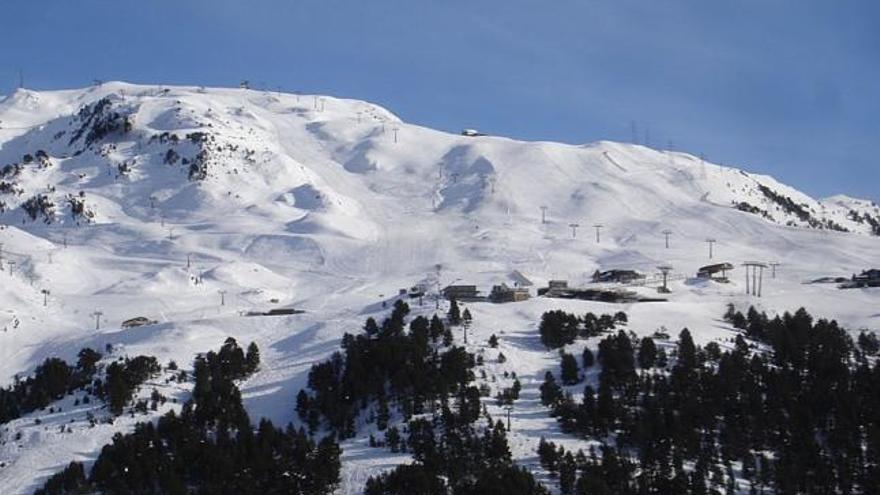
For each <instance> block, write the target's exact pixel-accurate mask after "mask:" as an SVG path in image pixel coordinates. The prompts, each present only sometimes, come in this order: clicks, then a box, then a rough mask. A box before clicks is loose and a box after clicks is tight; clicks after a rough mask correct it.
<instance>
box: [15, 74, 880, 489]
mask: <svg viewBox="0 0 880 495" xmlns="http://www.w3.org/2000/svg"><path fill="white" fill-rule="evenodd" d="M542 207H546V210H545V211H546V213H545V215H546V221H544V222H542ZM0 224H2V225H3V227H2V230H0V247H2V251H0V252H2V259H3V265H2V267H3V270H4V271H3V272H2V273H0V280H3V283H2V285H0V326H2V327H3V329H4V332H2V333H0V343H2V345H0V380H2V384H3V385H8V384H9V383H12V382H13V380H14V377H15V375H17V374H27V373H30V372H32V371H33V369H34V367H35V366H36V365H37V364H39V363H40V362H41V361H42V360H43V359H44V358H46V357H48V356H59V357H62V358H65V359H68V360H74V358H75V355H76V353H77V352H78V351H79V349H81V348H83V347H86V346H91V347H94V348H96V349H97V348H101V349H103V348H105V346H106V344H108V343H109V344H112V345H113V346H116V349H117V350H116V351H115V352H116V353H118V355H125V354H128V355H136V354H148V355H155V356H156V357H157V358H158V359H159V361H160V362H162V363H165V362H167V361H168V360H175V361H176V362H177V363H181V364H183V363H190V362H191V361H192V358H193V356H194V355H195V354H196V353H199V352H204V351H207V350H209V349H211V348H214V347H216V346H217V344H218V343H220V342H222V341H223V339H224V338H225V337H226V336H229V335H232V336H234V337H235V338H236V339H238V340H239V341H241V342H249V341H251V340H254V341H256V342H257V343H258V344H259V346H260V349H261V350H262V351H263V366H262V368H261V370H260V371H258V372H257V373H256V374H254V375H253V376H252V377H251V378H249V379H248V380H247V381H246V382H245V383H244V384H243V385H242V390H243V392H244V398H245V405H246V406H247V409H248V411H249V412H250V414H251V416H252V417H255V418H258V417H261V416H266V417H269V418H271V419H272V420H273V421H274V422H276V423H277V424H286V423H287V422H291V421H293V422H298V421H299V420H298V419H297V416H296V413H295V412H294V400H295V395H296V393H297V392H298V391H299V389H300V388H302V387H303V386H304V385H305V380H306V374H307V372H308V369H309V367H310V366H311V364H313V363H314V362H316V361H317V360H320V359H323V358H324V357H326V356H327V355H328V354H329V353H330V352H332V351H333V350H334V349H335V348H337V347H338V345H339V341H340V339H341V337H342V335H343V333H344V332H349V333H353V332H357V331H359V329H360V328H361V326H362V324H363V320H364V319H366V318H367V317H369V316H374V317H376V318H377V319H378V318H379V317H380V316H382V315H383V314H384V313H385V312H386V310H385V309H384V308H385V307H386V306H388V305H389V304H390V303H392V302H393V301H394V300H395V299H396V297H397V294H398V291H399V290H400V289H408V288H410V287H412V286H414V285H417V284H423V285H424V286H425V287H427V288H428V289H429V293H428V295H427V296H428V297H427V298H426V300H425V301H423V302H424V306H418V305H416V304H415V300H413V301H411V303H413V306H414V308H413V309H414V312H415V313H416V314H426V315H429V316H430V314H432V313H433V312H434V311H435V307H437V306H439V307H440V309H439V311H440V312H444V311H445V307H446V302H445V301H437V298H436V294H437V289H438V288H440V287H445V286H446V285H449V284H454V283H470V284H477V285H478V286H479V287H480V289H481V290H482V291H484V292H486V291H488V290H489V288H490V287H491V286H492V285H493V284H500V283H502V282H504V283H507V284H508V285H513V282H514V279H513V278H512V276H511V274H512V273H513V272H514V271H518V272H520V273H521V274H523V275H525V276H526V277H528V278H529V279H530V280H532V281H533V282H535V284H536V285H538V286H543V285H545V283H546V282H547V281H548V280H550V279H566V280H568V281H569V283H570V284H572V285H583V284H586V283H587V282H588V281H589V279H590V276H591V275H592V273H593V272H594V271H596V270H597V269H599V270H608V269H635V270H639V271H641V272H643V273H646V274H648V275H649V276H651V277H653V276H654V275H655V274H656V272H657V267H658V266H659V265H664V264H669V265H671V266H672V267H673V280H672V282H671V283H670V288H671V289H672V292H671V294H668V295H667V296H664V297H668V299H669V301H667V302H658V303H650V304H649V303H644V304H639V303H635V304H633V303H628V304H609V303H600V302H592V301H573V300H557V299H547V298H533V299H531V300H529V301H526V302H521V303H514V304H491V303H486V302H479V303H470V304H468V307H469V309H470V311H471V312H473V314H474V317H475V318H474V319H475V324H474V329H473V332H474V333H473V335H472V336H471V340H470V341H469V349H471V350H472V351H475V352H477V351H479V352H484V353H487V356H489V357H494V354H495V353H496V351H493V350H488V349H486V345H485V343H486V341H487V339H488V338H489V336H490V335H491V334H493V333H495V334H498V335H499V337H502V334H503V335H504V336H503V337H502V339H501V340H502V343H501V347H500V350H501V352H503V353H504V354H505V356H507V358H508V360H507V362H506V363H503V364H502V363H496V362H494V361H492V362H491V364H489V365H488V366H487V371H488V373H489V376H499V377H500V376H501V375H502V374H503V373H504V371H508V370H512V371H516V372H517V374H518V375H519V376H520V377H523V385H524V400H525V404H524V406H523V407H521V408H518V410H517V412H516V413H515V415H514V418H513V422H514V423H513V425H514V426H513V430H514V432H513V434H512V435H511V437H510V438H511V444H512V447H513V448H514V450H515V452H514V454H515V457H517V458H520V459H523V460H524V462H525V463H526V464H528V465H533V464H534V463H535V454H534V449H535V446H536V444H537V441H538V438H539V437H540V436H541V435H544V436H547V437H550V436H553V435H556V436H557V437H561V434H560V433H553V432H554V431H556V430H557V428H556V426H555V422H554V420H553V419H552V418H550V417H549V416H548V414H547V412H546V410H544V409H543V408H542V407H541V405H540V403H538V402H537V400H536V395H537V393H536V390H537V386H538V385H539V384H540V382H541V379H542V377H543V374H544V371H545V370H547V369H551V368H553V367H554V366H556V365H557V364H558V363H557V361H558V359H557V356H556V354H555V353H554V352H548V351H546V350H545V349H544V348H543V347H542V346H541V345H540V343H539V342H538V340H537V337H536V335H535V329H536V326H537V322H538V321H539V320H540V316H541V313H543V312H544V311H546V310H549V309H556V308H561V309H565V310H567V311H573V312H577V313H585V312H586V311H593V312H596V313H608V312H615V311H618V310H623V311H626V312H627V313H628V314H629V317H630V319H629V325H628V327H629V329H631V330H633V331H634V332H636V333H637V334H639V335H648V334H651V333H653V332H654V331H655V330H657V329H659V328H661V327H666V328H668V329H670V331H671V332H672V331H674V332H675V333H677V330H678V329H680V328H682V327H684V326H687V327H689V328H690V329H691V331H692V332H693V334H694V338H695V339H696V340H697V341H698V342H707V341H710V340H713V339H721V340H722V341H723V339H727V338H729V337H730V336H731V335H732V330H731V329H730V328H729V327H728V326H727V325H726V324H725V323H723V322H722V321H720V316H721V314H722V313H723V312H724V308H725V306H726V304H727V303H729V302H733V303H735V304H737V305H739V306H743V305H747V304H749V303H751V304H756V305H758V306H759V307H761V308H762V309H764V310H766V311H768V312H769V313H771V314H772V313H777V312H782V311H785V310H793V309H796V308H797V307H799V306H807V307H808V308H809V310H810V311H811V312H812V313H814V314H816V315H819V316H823V317H828V318H836V319H838V320H839V321H841V322H842V323H843V324H845V325H846V326H848V327H849V328H851V329H852V330H859V329H862V328H867V329H874V330H878V329H880V323H878V322H880V320H878V318H880V314H878V312H877V310H876V308H877V303H878V301H880V292H878V289H853V290H846V291H843V290H838V289H837V288H836V287H835V286H834V285H828V284H822V285H819V284H804V282H806V281H809V280H813V279H816V278H820V277H825V276H843V277H849V276H850V275H852V274H854V273H859V272H861V271H862V270H864V269H867V268H876V267H878V265H880V207H878V206H877V205H876V204H873V203H871V202H870V201H864V200H858V199H853V198H849V197H846V196H835V197H832V198H828V199H823V200H819V199H814V198H811V197H809V196H808V195H806V194H804V193H801V192H799V191H797V190H796V189H794V188H792V187H789V186H786V185H785V184H783V183H781V182H779V181H777V180H776V179H774V178H772V177H769V176H765V175H760V174H756V173H751V172H746V171H743V170H738V169H735V168H730V167H722V166H719V165H715V164H712V163H709V162H706V161H703V160H701V159H699V158H698V157H695V156H693V155H690V154H686V153H680V152H667V151H659V150H653V149H650V148H646V147H643V146H636V145H629V144H621V143H613V142H597V143H591V144H586V145H583V146H573V145H566V144H559V143H552V142H522V141H515V140H511V139H507V138H504V137H494V136H481V137H466V136H459V135H453V134H448V133H444V132H439V131H435V130H432V129H427V128H424V127H420V126H416V125H412V124H408V123H406V122H403V121H401V119H399V118H398V117H396V116H395V115H394V114H393V113H391V112H390V111H388V110H385V109H383V108H380V107H378V106H376V105H373V104H370V103H366V102H361V101H354V100H345V99H338V98H332V97H328V96H314V95H294V94H278V93H270V92H261V91H252V90H246V89H214V88H196V87H155V86H136V85H130V84H125V83H116V82H114V83H106V84H103V85H101V86H95V87H91V88H86V89H79V90H69V91H46V92H37V91H30V90H18V91H16V92H15V93H13V94H11V95H9V96H8V97H7V98H6V99H4V100H2V101H0ZM572 224H577V227H574V228H572V227H571V225H572ZM594 225H601V230H600V232H599V238H598V242H597V234H596V230H595V229H594ZM665 230H669V231H671V234H670V238H669V242H670V245H669V247H668V248H667V247H666V246H665V236H664V233H663V232H664V231H665ZM573 233H574V235H573ZM708 238H711V239H715V241H716V242H715V244H714V246H713V258H712V259H711V260H710V259H709V257H708V247H709V246H708V245H707V243H706V242H705V241H706V239H708ZM751 260H757V261H764V262H771V261H774V262H779V263H781V265H780V266H779V268H778V273H777V275H776V277H775V278H771V277H770V274H769V271H768V272H765V274H764V297H762V298H760V299H758V298H756V297H751V296H747V295H746V293H745V287H744V286H745V282H744V280H742V279H743V278H744V271H743V269H742V268H741V267H740V266H739V265H741V263H742V262H744V261H751ZM10 261H11V262H13V264H11V265H10V264H9V262H10ZM722 261H723V262H730V263H732V264H734V265H735V266H736V269H735V270H734V272H733V273H732V274H731V282H730V283H716V282H712V281H706V280H697V279H694V278H692V277H693V275H694V274H695V273H696V271H697V269H698V268H699V267H700V266H703V265H706V264H709V263H714V262H722ZM634 290H635V291H637V292H638V293H639V294H642V295H651V296H656V294H657V293H656V291H655V290H654V288H653V287H636V288H634ZM532 293H533V295H534V287H533V288H532ZM435 301H437V302H435ZM221 302H222V303H221ZM435 305H436V306H435ZM272 308H297V309H301V310H304V311H305V313H303V314H299V315H293V316H275V317H245V316H242V315H243V314H244V313H246V312H262V311H267V310H269V309H272ZM99 312H100V316H97V313H99ZM137 316H145V317H148V318H151V319H154V320H157V321H158V323H157V324H156V325H151V326H146V327H141V328H136V329H128V330H123V329H121V323H122V322H123V321H124V320H126V319H129V318H132V317H137ZM96 317H98V318H100V325H97V324H96V323H97V322H96ZM96 326H99V328H97V329H96ZM459 337H460V336H458V335H457V336H456V338H457V339H458V338H459ZM490 361H491V360H490ZM499 380H501V379H500V378H499ZM502 385H504V383H503V380H502V382H499V383H494V382H493V385H492V386H493V387H500V386H502ZM505 386H507V385H505ZM169 393H177V394H179V396H180V397H181V398H183V397H185V396H186V394H187V393H188V391H187V390H186V389H185V388H184V389H181V390H178V391H176V392H169ZM493 407H494V406H493ZM69 409H70V408H69V407H66V408H65V411H68V410H69ZM34 414H35V415H38V416H40V417H44V413H40V412H38V413H34ZM494 414H500V413H498V412H497V411H495V412H494ZM83 415H84V412H83V411H82V410H80V412H79V413H74V412H68V413H65V414H64V415H62V414H58V415H54V416H53V415H51V414H50V415H48V418H44V419H45V420H44V422H43V424H42V425H35V424H34V421H33V417H32V416H27V417H23V418H21V419H19V420H15V421H12V422H10V423H9V424H8V425H5V426H4V428H8V429H7V430H6V432H4V433H3V436H4V438H7V439H8V438H11V437H12V436H14V433H18V432H23V437H22V438H23V439H24V440H22V441H17V442H13V441H7V442H6V443H5V444H4V445H2V446H0V462H3V463H5V467H2V468H0V485H3V486H5V487H8V490H4V493H28V492H29V490H31V489H32V488H33V487H34V486H35V483H37V482H38V481H39V480H40V479H42V478H43V477H45V476H47V475H49V474H51V473H52V472H54V471H57V470H58V469H59V468H60V467H63V465H65V464H66V463H67V462H69V461H70V460H72V459H73V458H79V459H86V460H87V459H93V458H94V456H95V455H96V453H97V451H98V450H99V449H100V447H101V445H102V444H104V443H107V442H108V441H109V439H110V437H111V436H112V434H113V432H115V431H119V430H120V429H123V430H124V429H125V428H129V427H130V426H131V424H130V423H131V422H130V421H127V420H126V421H120V422H118V423H117V424H116V425H114V426H112V427H111V426H101V427H100V428H99V429H98V430H99V431H94V430H90V429H87V424H83V423H84V419H83V417H82V416H83ZM68 420H73V421H74V424H75V425H76V428H77V429H75V432H74V433H71V434H59V433H57V432H56V430H57V428H52V427H49V426H47V424H48V425H56V424H57V423H61V422H67V421H68ZM362 426H364V430H363V431H364V433H363V434H362V435H360V436H359V437H358V438H356V439H354V440H351V441H349V442H347V443H346V445H343V448H344V449H345V456H346V457H345V458H344V460H343V462H344V464H343V469H344V472H345V475H346V478H345V479H344V480H343V481H344V483H343V487H342V491H343V492H348V493H356V492H357V491H358V490H359V489H360V486H361V484H362V483H363V482H364V480H365V479H366V476H367V475H368V474H370V473H375V472H376V471H378V470H381V469H384V468H387V467H388V466H389V465H391V464H393V463H396V462H401V459H405V458H406V456H405V455H403V454H394V455H390V454H387V452H386V453H385V455H383V454H382V453H381V452H377V451H376V450H375V449H370V448H369V447H367V446H366V436H367V435H368V433H366V432H367V429H368V427H367V426H366V425H362ZM86 439H87V440H86ZM563 441H564V442H565V441H567V442H569V443H571V444H574V443H576V441H575V440H573V439H571V440H563ZM530 463H531V464H530ZM35 473H37V474H36V476H37V478H34V476H35Z"/></svg>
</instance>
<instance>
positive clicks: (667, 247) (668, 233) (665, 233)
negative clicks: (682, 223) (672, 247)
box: [663, 229, 672, 249]
mask: <svg viewBox="0 0 880 495" xmlns="http://www.w3.org/2000/svg"><path fill="white" fill-rule="evenodd" d="M671 235H672V231H671V230H669V229H666V230H664V231H663V236H664V237H666V249H669V236H671Z"/></svg>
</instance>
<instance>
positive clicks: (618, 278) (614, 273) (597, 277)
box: [593, 270, 645, 284]
mask: <svg viewBox="0 0 880 495" xmlns="http://www.w3.org/2000/svg"><path fill="white" fill-rule="evenodd" d="M644 279H645V276H644V275H643V274H641V273H639V272H637V271H635V270H606V271H604V272H600V271H599V270H596V272H595V273H593V282H616V283H619V284H629V283H632V282H636V281H639V280H644Z"/></svg>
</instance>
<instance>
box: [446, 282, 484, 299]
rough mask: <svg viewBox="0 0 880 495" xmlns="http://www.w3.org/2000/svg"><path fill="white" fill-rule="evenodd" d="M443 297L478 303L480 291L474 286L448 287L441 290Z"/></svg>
mask: <svg viewBox="0 0 880 495" xmlns="http://www.w3.org/2000/svg"><path fill="white" fill-rule="evenodd" d="M443 297H445V298H446V299H449V300H452V299H455V300H456V301H479V300H481V299H483V298H482V297H480V291H478V290H477V286H476V285H449V286H447V287H445V288H444V289H443Z"/></svg>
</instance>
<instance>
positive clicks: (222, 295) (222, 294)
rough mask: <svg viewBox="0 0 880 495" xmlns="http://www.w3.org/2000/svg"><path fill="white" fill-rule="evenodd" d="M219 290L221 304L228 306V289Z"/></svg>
mask: <svg viewBox="0 0 880 495" xmlns="http://www.w3.org/2000/svg"><path fill="white" fill-rule="evenodd" d="M217 292H218V293H219V294H220V306H226V291H225V290H222V289H221V290H218V291H217Z"/></svg>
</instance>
